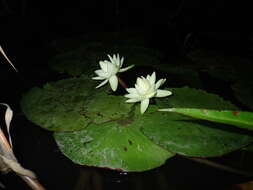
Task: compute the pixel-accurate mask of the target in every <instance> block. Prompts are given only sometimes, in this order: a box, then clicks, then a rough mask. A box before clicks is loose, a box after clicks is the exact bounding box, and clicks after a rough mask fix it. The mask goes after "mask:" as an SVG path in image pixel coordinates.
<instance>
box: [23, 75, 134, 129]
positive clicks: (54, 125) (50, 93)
mask: <svg viewBox="0 0 253 190" xmlns="http://www.w3.org/2000/svg"><path fill="white" fill-rule="evenodd" d="M95 85H96V82H95V81H93V80H91V79H90V78H87V77H85V76H82V77H80V78H70V79H65V80H61V81H58V82H52V83H48V84H46V85H45V86H44V87H43V88H32V89H31V90H30V91H28V92H27V93H26V94H24V96H23V98H22V101H21V107H22V110H23V112H24V113H25V115H26V116H27V118H28V119H29V120H31V121H32V122H34V123H35V124H37V125H39V126H40V127H42V128H45V129H47V130H52V131H73V130H80V129H84V128H85V127H86V126H87V125H88V124H90V123H92V122H95V123H102V122H107V121H110V120H115V119H117V118H121V117H123V116H125V115H127V114H128V112H130V111H131V106H132V105H129V104H125V103H124V100H123V98H124V97H122V96H112V95H108V94H106V93H105V92H104V88H101V89H96V91H95ZM95 92H96V93H95Z"/></svg>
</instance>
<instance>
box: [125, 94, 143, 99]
mask: <svg viewBox="0 0 253 190" xmlns="http://www.w3.org/2000/svg"><path fill="white" fill-rule="evenodd" d="M124 96H125V97H126V98H131V99H139V97H140V96H139V95H138V94H126V95H124Z"/></svg>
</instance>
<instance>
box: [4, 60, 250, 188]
mask: <svg viewBox="0 0 253 190" xmlns="http://www.w3.org/2000/svg"><path fill="white" fill-rule="evenodd" d="M196 57H198V56H195V58H196ZM32 58H33V61H37V62H38V63H36V64H34V65H33V64H32V63H30V64H28V65H25V64H23V66H22V68H21V69H20V70H21V72H20V73H19V74H15V73H14V72H13V71H11V70H10V69H9V68H8V67H6V66H4V67H5V68H4V69H5V70H4V72H3V73H5V75H3V76H4V77H1V84H3V86H2V89H4V93H3V94H2V96H1V102H6V103H8V104H10V106H11V107H12V108H13V110H14V112H15V116H14V120H13V122H12V137H13V141H14V151H15V154H16V156H17V158H18V160H19V161H20V162H21V163H22V165H23V166H24V167H25V168H28V169H31V170H32V171H34V172H35V173H36V174H37V176H38V178H39V180H40V181H41V183H42V184H43V185H44V186H45V187H46V188H47V189H48V190H51V189H62V190H70V189H71V190H82V189H83V190H84V189H90V190H93V189H94V190H107V189H108V190H109V189H122V190H124V189H133V190H134V189H136V190H142V189H147V190H151V189H157V190H166V189H172V190H173V189H176V190H181V189H182V190H183V189H186V188H187V189H189V190H191V189H192V190H196V189H207V190H208V189H210V190H211V189H220V190H224V189H228V188H229V187H230V186H232V185H234V184H236V183H241V182H245V181H247V180H249V178H247V177H245V176H242V175H238V174H234V173H229V172H226V171H223V170H220V169H216V168H212V167H210V166H207V165H204V164H201V163H197V162H195V161H192V160H189V159H186V158H184V157H182V156H175V157H173V158H171V159H169V160H168V161H167V162H166V164H165V165H163V166H161V167H159V168H156V169H153V170H150V171H146V172H141V173H124V172H117V171H111V170H107V169H101V168H100V169H98V168H92V167H84V166H79V165H76V164H74V163H73V162H72V161H71V160H69V159H68V158H66V157H65V156H64V155H63V154H62V153H61V152H60V151H59V149H58V147H57V145H56V143H55V141H54V138H53V136H52V133H51V132H48V131H46V130H43V129H41V128H40V127H38V126H35V125H34V124H33V123H31V122H30V121H28V120H27V119H26V117H25V116H24V114H23V113H22V112H21V109H20V106H19V101H20V99H21V96H22V93H24V92H25V91H27V90H28V89H29V88H31V87H33V86H40V87H41V86H42V84H44V83H45V82H48V81H56V80H59V79H62V78H65V77H67V75H66V74H57V73H55V72H54V71H51V70H50V69H49V68H48V67H47V66H46V65H45V64H43V63H41V60H39V59H38V58H35V57H33V56H32ZM182 60H184V59H181V58H178V57H171V56H168V57H165V58H164V59H163V61H171V62H174V64H172V65H173V66H174V67H175V66H176V67H178V68H182V69H181V71H182V73H180V72H179V71H175V72H174V71H173V72H174V74H173V72H172V74H171V75H168V76H170V77H171V79H170V84H172V87H181V86H184V85H187V83H188V82H189V85H193V86H194V85H199V83H198V82H196V80H195V79H194V77H193V78H190V79H192V80H190V79H189V80H185V79H182V80H180V81H179V80H177V77H178V74H179V73H180V76H182V75H183V74H184V73H185V74H186V75H187V76H189V75H191V74H189V73H188V74H187V73H186V71H185V70H184V68H189V65H190V68H196V67H199V66H198V65H197V63H196V64H193V62H191V61H189V63H185V60H184V61H183V62H184V63H182ZM205 60H208V58H205ZM33 61H31V60H30V62H33ZM196 62H197V61H196ZM178 63H179V64H178ZM191 64H192V65H191ZM207 65H208V64H207ZM209 66H210V67H203V68H201V67H199V68H201V69H199V70H198V76H199V77H200V81H201V82H202V83H203V85H202V89H204V90H206V91H208V92H212V93H217V94H219V95H221V96H223V97H224V98H225V99H227V100H230V101H231V102H232V103H234V104H236V105H237V106H239V107H240V108H242V109H244V110H251V108H250V107H249V106H247V105H245V104H244V103H243V102H241V101H239V100H238V99H237V98H236V97H235V96H234V95H233V91H232V89H231V86H230V85H231V83H232V82H231V80H223V79H222V78H221V76H222V74H219V75H215V72H213V73H211V72H209V69H210V68H211V69H212V68H223V66H224V67H225V64H224V65H218V66H217V65H214V66H211V65H209ZM151 70H152V69H150V68H149V67H140V69H139V70H138V69H137V70H136V71H135V72H136V73H139V72H143V73H145V74H146V73H149V72H150V71H151ZM160 70H161V69H160ZM179 70H180V69H179ZM229 71H230V70H229ZM222 72H224V70H222ZM6 73H8V74H6ZM232 75H233V74H232ZM161 76H167V74H166V73H162V74H161ZM176 76H177V77H176ZM192 76H195V75H192ZM217 76H218V77H217ZM173 77H174V79H173ZM194 80H195V81H194ZM198 87H199V86H198ZM1 126H2V125H1ZM238 155H239V156H238ZM230 158H232V160H233V159H235V158H236V159H237V158H241V153H238V154H231V155H227V156H226V157H225V159H224V158H221V159H219V158H218V159H217V158H216V159H213V160H214V161H218V162H220V161H223V162H224V160H225V163H226V160H227V159H228V160H229V159H230ZM0 179H1V181H2V182H3V183H4V184H5V185H6V187H7V189H28V187H27V186H26V185H25V184H24V183H23V182H22V181H21V180H20V179H19V178H18V177H17V176H16V175H14V174H7V175H2V176H1V178H0Z"/></svg>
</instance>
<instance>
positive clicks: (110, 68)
mask: <svg viewBox="0 0 253 190" xmlns="http://www.w3.org/2000/svg"><path fill="white" fill-rule="evenodd" d="M108 57H109V59H110V61H107V60H105V61H100V62H99V65H100V68H101V69H99V70H96V71H95V73H96V74H97V75H98V76H97V77H93V78H92V79H94V80H104V81H103V82H102V83H100V84H99V85H98V86H97V87H96V88H99V87H101V86H103V85H105V84H106V83H107V82H108V81H109V83H110V86H111V88H112V90H113V91H116V90H117V87H118V77H117V76H116V74H117V73H118V72H125V71H127V70H129V69H131V68H132V67H133V66H134V65H131V66H129V67H126V68H121V67H122V65H123V61H124V57H122V58H121V59H120V57H119V54H117V56H116V55H115V54H113V57H111V56H110V55H108Z"/></svg>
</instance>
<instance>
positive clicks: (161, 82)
mask: <svg viewBox="0 0 253 190" xmlns="http://www.w3.org/2000/svg"><path fill="white" fill-rule="evenodd" d="M165 81H166V79H160V80H159V81H157V83H156V84H155V88H156V89H158V88H159V87H160V86H162V85H163V84H164V83H165Z"/></svg>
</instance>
